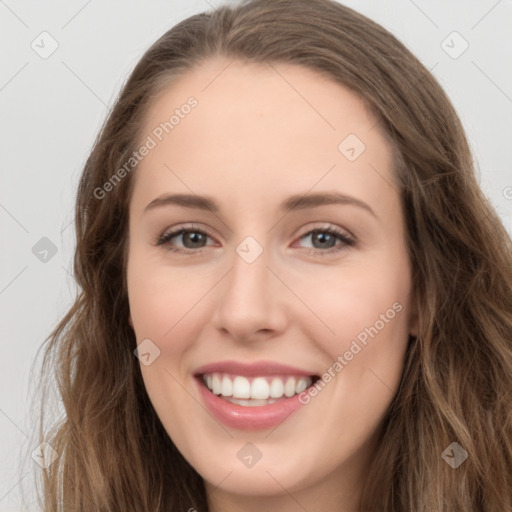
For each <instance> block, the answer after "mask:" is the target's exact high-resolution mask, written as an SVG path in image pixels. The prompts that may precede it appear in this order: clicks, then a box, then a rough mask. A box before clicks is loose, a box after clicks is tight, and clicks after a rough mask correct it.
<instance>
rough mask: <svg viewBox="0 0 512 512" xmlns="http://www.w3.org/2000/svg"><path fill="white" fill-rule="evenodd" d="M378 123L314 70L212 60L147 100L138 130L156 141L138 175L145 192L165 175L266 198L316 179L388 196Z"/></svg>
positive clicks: (387, 166)
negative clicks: (151, 99)
mask: <svg viewBox="0 0 512 512" xmlns="http://www.w3.org/2000/svg"><path fill="white" fill-rule="evenodd" d="M190 98H193V99H194V101H195V102H196V104H195V106H194V107H193V108H188V107H187V108H183V106H184V105H187V103H190ZM173 115H174V119H173V120H171V121H172V122H171V124H170V123H169V120H170V118H171V116H173ZM166 123H167V124H166ZM376 123H377V120H376V118H375V117H374V116H373V115H372V113H371V112H370V111H369V110H368V109H367V108H366V106H365V104H364V102H363V101H362V99H361V98H360V97H359V96H358V95H356V94H355V93H354V92H352V91H351V90H349V89H348V88H346V87H344V86H343V85H341V84H339V83H337V82H335V81H334V80H332V79H331V78H330V77H327V76H325V75H323V74H320V73H318V72H316V71H314V70H311V69H308V68H305V67H302V66H297V65H291V64H282V63H279V64H275V63H274V64H255V63H246V62H240V61H237V60H230V59H225V58H215V59H209V60H207V61H205V62H203V63H201V64H200V65H198V66H197V67H195V68H194V69H192V70H189V71H187V72H186V73H185V74H184V75H182V76H181V77H180V78H179V79H177V80H176V81H174V82H173V83H172V84H170V85H169V86H168V87H167V88H165V89H164V90H163V91H162V92H161V93H160V94H159V96H158V97H157V98H156V99H155V101H154V102H153V103H152V105H151V106H150V108H149V110H148V113H147V116H146V120H145V128H144V130H143V138H144V137H147V136H150V137H152V139H154V141H155V143H156V145H155V147H154V148H153V149H152V150H151V151H150V152H149V154H148V156H146V157H145V158H144V160H143V161H142V162H141V163H140V164H139V166H138V169H137V173H136V175H138V176H137V178H136V181H137V182H139V181H140V182H141V183H140V185H141V186H142V187H143V188H145V189H147V190H149V189H150V190H151V192H152V193H158V192H159V191H160V189H161V188H162V187H165V183H166V182H167V183H171V182H172V183H173V184H174V185H176V186H177V187H178V188H181V189H183V191H185V190H184V189H185V188H186V187H187V186H188V188H190V189H193V190H196V189H198V188H201V186H202V185H206V186H207V187H208V193H209V195H215V194H216V193H217V192H218V193H219V194H221V193H222V190H223V189H224V190H225V189H226V186H228V187H229V188H230V189H231V190H235V189H236V190H237V192H238V193H239V194H240V195H241V196H242V197H243V196H244V194H245V195H247V197H249V196H251V197H255V196H262V195H265V197H266V198H267V199H268V197H270V196H272V195H276V196H282V195H283V194H288V193H290V192H300V191H304V192H305V191H307V190H309V189H311V188H312V187H315V186H316V184H318V185H319V186H321V188H322V189H326V188H328V189H329V188H334V189H338V190H341V191H344V192H351V193H353V194H356V195H359V196H364V197H366V198H367V200H368V201H372V200H373V201H375V200H377V198H379V197H380V200H381V201H383V202H386V195H388V196H390V195H392V194H393V191H395V192H396V186H394V183H393V178H392V172H391V167H392V151H391V146H390V144H389V142H388V140H387V139H386V137H385V136H383V134H382V133H381V132H380V131H379V127H378V126H376ZM171 125H172V126H171ZM166 128H167V129H166ZM155 134H156V135H155ZM157 135H158V136H157ZM160 139H161V140H160ZM169 168H170V169H171V170H173V172H172V173H171V172H169ZM178 177H181V181H182V183H180V179H178ZM184 186H185V187H184ZM386 189H388V190H386ZM187 192H190V190H188V191H187ZM148 194H149V192H148ZM389 199H390V200H391V196H390V198H389Z"/></svg>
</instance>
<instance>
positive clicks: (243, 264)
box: [214, 237, 285, 339]
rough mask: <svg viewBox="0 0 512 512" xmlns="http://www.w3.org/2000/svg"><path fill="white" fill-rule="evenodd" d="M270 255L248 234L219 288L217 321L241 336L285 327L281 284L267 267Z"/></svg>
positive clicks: (245, 337)
mask: <svg viewBox="0 0 512 512" xmlns="http://www.w3.org/2000/svg"><path fill="white" fill-rule="evenodd" d="M270 255H271V252H270V251H269V250H266V249H265V248H264V247H263V246H262V245H261V244H259V243H258V242H257V241H256V240H255V239H254V238H253V237H246V238H245V239H244V240H243V241H242V242H241V243H240V244H239V245H238V246H237V247H236V249H235V252H234V254H233V257H232V267H231V271H230V272H229V273H228V274H227V275H226V277H225V279H224V280H223V281H224V282H223V284H222V286H221V287H220V289H219V294H218V296H217V299H218V301H217V305H216V312H215V315H214V319H215V323H216V325H217V327H218V328H221V329H225V330H227V331H229V332H230V333H231V334H232V335H233V336H234V337H236V338H238V339H247V338H250V337H251V336H252V335H253V334H254V333H256V332H257V331H260V330H266V331H268V330H272V331H278V330H280V329H282V328H283V325H284V320H285V319H284V316H283V311H282V308H281V307H280V300H281V298H280V297H282V295H281V294H279V292H278V289H277V288H276V286H277V285H278V284H279V283H277V282H274V281H277V280H276V279H275V276H273V274H272V272H271V271H270V270H269V269H268V268H267V266H271V261H270V259H271V258H270Z"/></svg>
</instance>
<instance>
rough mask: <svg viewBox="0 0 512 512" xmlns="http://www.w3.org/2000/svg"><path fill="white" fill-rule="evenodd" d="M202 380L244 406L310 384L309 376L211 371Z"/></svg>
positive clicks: (289, 394)
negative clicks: (253, 375)
mask: <svg viewBox="0 0 512 512" xmlns="http://www.w3.org/2000/svg"><path fill="white" fill-rule="evenodd" d="M203 381H204V383H205V384H206V386H207V387H208V389H209V390H210V391H211V392H212V393H213V394H215V395H222V396H223V397H226V398H227V397H232V398H231V399H230V400H229V401H230V402H232V403H236V404H239V405H244V406H256V405H267V404H269V403H273V402H274V400H272V399H274V398H282V397H288V398H290V397H292V396H294V395H295V394H298V393H302V392H303V391H304V390H305V389H306V388H308V387H309V386H310V385H311V382H312V380H311V377H254V378H252V379H248V378H246V377H243V376H241V375H236V376H230V375H228V374H220V373H213V374H207V375H203Z"/></svg>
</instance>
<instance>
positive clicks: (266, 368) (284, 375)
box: [195, 362, 319, 430]
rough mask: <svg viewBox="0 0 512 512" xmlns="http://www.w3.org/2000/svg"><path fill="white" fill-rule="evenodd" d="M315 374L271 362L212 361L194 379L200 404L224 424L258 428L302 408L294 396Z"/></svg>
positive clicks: (308, 385)
mask: <svg viewBox="0 0 512 512" xmlns="http://www.w3.org/2000/svg"><path fill="white" fill-rule="evenodd" d="M318 379H319V377H318V376H317V375H314V374H312V373H309V372H306V371H303V370H299V369H296V368H291V367H288V366H284V365H279V364H274V363H253V364H250V365H248V364H241V363H235V362H224V363H214V364H211V365H207V366H205V367H202V368H200V369H199V370H198V371H197V372H196V373H195V380H196V382H197V384H198V387H199V393H200V395H201V398H202V400H203V402H204V405H205V406H206V408H207V409H208V410H209V412H210V413H211V414H212V416H214V417H215V418H216V419H217V420H218V421H220V422H221V423H223V424H224V425H226V426H229V427H232V428H237V429H244V430H259V429H264V428H270V427H274V426H276V425H278V424H280V423H282V422H283V421H284V420H286V419H287V418H288V417H289V416H290V415H291V414H292V413H293V412H295V411H297V410H299V409H300V408H301V407H302V404H301V403H300V401H299V399H298V395H299V394H300V393H302V392H304V391H306V390H307V389H308V388H309V387H310V386H312V385H313V384H314V383H315V382H316V381H317V380H318Z"/></svg>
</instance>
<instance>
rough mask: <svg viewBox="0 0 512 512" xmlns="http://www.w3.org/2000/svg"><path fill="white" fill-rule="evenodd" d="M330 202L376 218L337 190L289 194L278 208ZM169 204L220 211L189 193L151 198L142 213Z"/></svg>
mask: <svg viewBox="0 0 512 512" xmlns="http://www.w3.org/2000/svg"><path fill="white" fill-rule="evenodd" d="M331 204H348V205H352V206H358V207H360V208H362V209H364V210H366V211H367V212H369V213H370V214H371V215H373V216H374V217H375V218H377V215H376V214H375V212H374V211H373V210H372V208H371V207H370V206H369V205H367V204H366V203H365V202H363V201H361V200H360V199H357V198H355V197H352V196H348V195H345V194H341V193H339V192H326V193H315V194H304V195H294V196H290V197H289V198H288V199H286V201H284V202H283V203H282V204H281V208H280V210H281V211H282V212H283V213H286V212H291V211H295V210H304V209H307V208H316V207H319V206H325V205H331ZM169 205H176V206H183V207H185V208H195V209H198V210H209V211H211V212H213V213H218V212H219V211H220V208H219V206H218V205H217V203H216V202H215V201H214V200H213V199H211V198H209V197H206V196H198V195H191V194H165V195H163V196H160V197H157V198H156V199H153V201H151V202H150V203H149V204H148V205H147V206H146V208H144V213H146V212H148V211H150V210H154V209H155V208H159V207H163V206H169Z"/></svg>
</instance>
